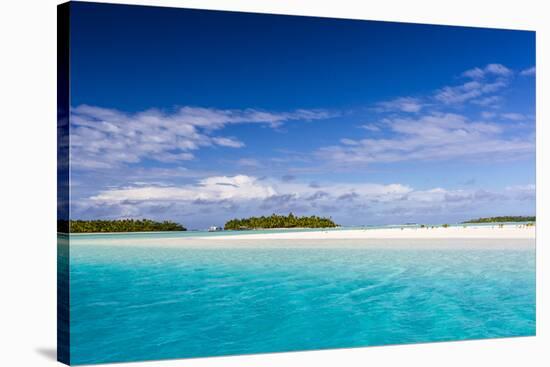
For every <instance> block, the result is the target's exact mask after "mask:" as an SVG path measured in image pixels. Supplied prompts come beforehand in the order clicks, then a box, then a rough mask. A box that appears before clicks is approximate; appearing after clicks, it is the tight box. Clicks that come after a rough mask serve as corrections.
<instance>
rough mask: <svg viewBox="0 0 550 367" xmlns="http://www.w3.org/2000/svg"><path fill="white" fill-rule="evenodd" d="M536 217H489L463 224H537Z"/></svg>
mask: <svg viewBox="0 0 550 367" xmlns="http://www.w3.org/2000/svg"><path fill="white" fill-rule="evenodd" d="M535 221H536V217H534V216H533V217H525V216H515V217H514V216H506V217H489V218H478V219H470V220H468V221H466V222H462V223H499V222H500V223H502V222H535Z"/></svg>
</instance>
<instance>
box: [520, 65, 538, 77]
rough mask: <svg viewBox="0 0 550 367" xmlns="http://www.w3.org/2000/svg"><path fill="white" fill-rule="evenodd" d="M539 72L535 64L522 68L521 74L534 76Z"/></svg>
mask: <svg viewBox="0 0 550 367" xmlns="http://www.w3.org/2000/svg"><path fill="white" fill-rule="evenodd" d="M536 73H537V69H536V67H535V66H531V67H530V68H527V69H524V70H522V71H521V72H520V73H519V74H520V75H522V76H533V75H535V74H536Z"/></svg>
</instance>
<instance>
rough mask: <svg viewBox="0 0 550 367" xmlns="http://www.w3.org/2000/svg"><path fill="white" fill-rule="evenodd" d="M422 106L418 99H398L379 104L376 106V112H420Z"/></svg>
mask: <svg viewBox="0 0 550 367" xmlns="http://www.w3.org/2000/svg"><path fill="white" fill-rule="evenodd" d="M423 107H424V104H423V103H422V102H421V101H420V100H419V99H418V98H412V97H400V98H396V99H393V100H391V101H385V102H379V103H377V104H376V110H378V111H380V112H392V111H400V112H412V113H414V112H420V110H421V109H422V108H423Z"/></svg>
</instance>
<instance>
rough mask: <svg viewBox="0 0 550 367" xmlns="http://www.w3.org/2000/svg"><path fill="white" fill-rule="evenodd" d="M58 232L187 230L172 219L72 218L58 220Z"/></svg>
mask: <svg viewBox="0 0 550 367" xmlns="http://www.w3.org/2000/svg"><path fill="white" fill-rule="evenodd" d="M57 228H58V229H57V230H58V232H65V233H67V232H69V231H70V233H97V232H162V231H186V230H187V229H186V228H185V227H184V226H182V225H181V224H179V223H175V222H171V221H163V222H156V221H153V220H150V219H118V220H71V221H66V220H65V221H58V222H57Z"/></svg>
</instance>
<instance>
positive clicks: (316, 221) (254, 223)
mask: <svg viewBox="0 0 550 367" xmlns="http://www.w3.org/2000/svg"><path fill="white" fill-rule="evenodd" d="M333 227H337V224H336V223H334V222H333V221H332V219H330V218H322V217H317V216H315V215H312V216H311V217H305V216H304V217H297V216H295V215H294V214H292V213H290V214H289V215H288V216H284V215H276V214H271V215H270V216H269V217H265V216H261V217H250V218H243V219H231V220H230V221H228V222H227V223H225V226H224V228H225V229H231V230H246V229H267V228H333Z"/></svg>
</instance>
